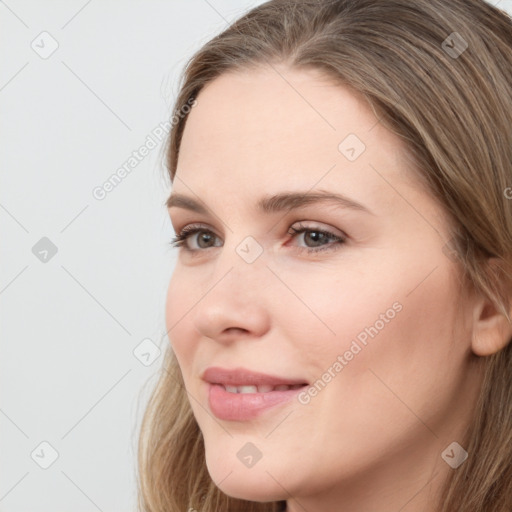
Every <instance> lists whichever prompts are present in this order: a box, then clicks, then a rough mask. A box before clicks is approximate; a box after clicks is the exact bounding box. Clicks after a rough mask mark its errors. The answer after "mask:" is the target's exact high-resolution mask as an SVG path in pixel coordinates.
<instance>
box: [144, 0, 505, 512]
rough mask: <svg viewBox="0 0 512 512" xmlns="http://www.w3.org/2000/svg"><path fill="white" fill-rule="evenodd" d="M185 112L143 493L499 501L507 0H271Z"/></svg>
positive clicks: (347, 502)
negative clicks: (502, 0)
mask: <svg viewBox="0 0 512 512" xmlns="http://www.w3.org/2000/svg"><path fill="white" fill-rule="evenodd" d="M190 105H193V106H191V107H187V106H190ZM184 107H187V112H188V115H186V116H183V115H180V116H177V117H176V119H177V122H176V123H175V124H174V126H173V129H172V132H171V133H170V139H169V145H168V170H169V174H170V178H171V181H172V191H171V194H170V196H169V200H168V202H167V207H168V210H169V215H170V218H171V221H172V224H173V227H174V230H175V232H176V234H177V236H176V237H175V239H174V240H173V245H175V246H178V247H179V249H178V251H179V256H178V261H177V264H176V267H175V270H174V273H173V276H172V279H171V282H170V285H169V290H168V299H167V304H166V319H167V330H168V336H169V340H170V344H169V347H168V350H167V353H166V356H165V361H164V365H163V368H162V373H161V377H160V380H159V382H158V385H157V387H156V389H155V390H154V393H153V395H152V398H151V400H150V403H149V405H148V409H147V411H146V414H145V417H144V422H143V426H142V431H141V438H140V445H139V450H140V451H139V472H140V489H139V491H140V509H141V510H143V511H146V512H174V511H187V510H189V511H190V510H197V511H200V512H213V511H226V512H227V511H230V512H231V511H277V510H286V511H288V512H298V511H308V512H318V511H323V512H331V511H332V512H334V511H336V512H338V511H341V512H363V511H364V512H368V511H377V510H378V511H379V512H398V511H401V512H453V511H455V510H456V511H458V512H484V511H485V512H510V510H512V348H511V343H510V341H511V338H512V324H511V315H510V313H511V291H512V271H511V267H512V188H511V187H512V23H511V19H510V17H509V16H508V15H507V14H506V13H505V12H502V11H500V10H499V9H497V8H495V7H492V6H491V5H489V4H487V3H484V2H483V1H480V0H449V1H448V0H416V1H414V2H410V1H409V0H339V1H333V0H315V1H312V0H303V1H302V0H274V1H270V2H267V3H265V4H263V5H260V6H258V7H255V8H254V9H252V10H251V11H250V12H249V13H247V14H246V15H245V16H243V17H242V18H241V19H240V20H238V21H237V22H236V23H233V24H232V25H231V26H230V27H229V28H227V29H226V30H225V31H224V32H223V33H221V34H220V35H218V36H216V37H215V38H214V39H212V40H211V41H210V42H208V43H207V44H206V45H204V47H203V48H202V49H201V50H200V51H199V52H197V54H196V55H194V57H193V58H192V59H191V61H190V62H189V64H188V66H187V68H186V70H185V74H184V80H183V83H182V85H181V89H180V93H179V95H178V98H177V102H176V112H182V110H183V108H184Z"/></svg>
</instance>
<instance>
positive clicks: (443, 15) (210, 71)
mask: <svg viewBox="0 0 512 512" xmlns="http://www.w3.org/2000/svg"><path fill="white" fill-rule="evenodd" d="M277 63H285V64H287V65H289V66H291V67H293V68H295V69H303V70H306V69H316V70H321V71H323V72H325V73H326V74H327V75H328V76H329V77H330V78H332V80H334V81H335V82H336V83H340V84H343V85H344V86H347V87H350V88H351V89H352V90H354V91H357V92H358V93H360V94H361V95H362V97H363V98H364V99H365V101H367V102H368V104H369V106H370V107H371V108H372V110H373V112H374V113H375V114H376V115H377V117H378V119H379V122H381V123H382V125H383V126H385V127H386V128H388V129H389V130H391V131H392V132H393V133H395V134H396V135H397V136H398V137H400V138H401V139H403V140H404V141H405V143H406V155H405V156H406V158H409V159H410V162H411V163H414V166H411V169H413V168H414V169H415V170H414V172H415V173H416V174H417V177H418V179H419V180H421V182H422V183H424V184H425V185H426V186H427V190H429V192H430V193H431V194H432V196H433V197H435V198H437V199H438V200H439V201H440V204H441V205H443V207H444V209H445V210H446V212H447V214H448V216H449V218H450V219H451V220H452V222H453V233H451V235H452V238H451V241H450V244H451V250H453V251H454V252H453V254H455V255H456V261H457V262H458V265H459V268H460V275H461V276H462V278H463V279H464V280H465V282H467V283H469V284H470V286H473V287H474V288H475V289H476V290H477V291H478V292H479V293H481V294H482V295H483V296H485V297H487V298H488V299H489V300H491V301H492V302H493V304H494V305H495V306H496V307H497V308H498V310H499V311H500V312H501V313H502V314H503V315H504V316H505V317H506V318H507V319H508V321H509V322H510V321H511V318H510V306H511V294H510V291H511V289H512V273H511V270H510V269H511V267H512V199H510V198H512V188H510V187H512V20H511V18H510V16H509V15H508V14H506V13H505V12H504V11H501V10H499V9H497V8H495V7H493V6H491V5H490V4H487V3H485V2H484V1H483V0H414V1H413V2H411V1H410V0H337V1H336V0H334V1H333V0H315V1H313V0H273V1H269V2H266V3H264V4H262V5H259V6H257V7H255V8H253V9H252V10H250V11H249V12H248V13H247V14H245V15H244V16H243V17H241V18H240V19H238V20H237V21H235V22H234V23H232V24H231V25H230V26H229V27H228V28H227V29H225V30H224V31H223V32H222V33H220V34H219V35H217V36H215V37H214V38H213V39H211V40H210V41H209V42H207V43H206V44H205V45H204V46H203V47H202V48H201V49H200V50H199V51H198V52H196V53H195V55H194V56H193V57H192V58H191V59H190V60H189V62H188V64H187V66H186V67H185V69H184V72H183V75H182V77H181V83H180V90H179V94H178V97H177V100H176V103H175V112H182V109H183V107H185V106H186V105H187V104H190V102H191V101H193V100H194V99H195V98H197V96H198V94H199V93H200V91H201V89H202V88H203V87H204V86H205V85H206V84H208V83H209V82H211V81H212V80H214V79H215V78H216V77H218V76H220V75H222V74H223V73H225V72H228V71H242V72H243V71H244V70H249V69H250V68H251V67H253V66H258V65H267V66H274V65H275V64H277ZM177 119H178V122H177V123H175V124H174V125H173V127H172V130H171V132H170V134H169V139H168V143H167V147H166V149H167V153H166V158H167V168H168V172H169V176H170V179H171V182H172V181H173V180H174V176H175V172H176V167H177V162H178V157H179V150H180V142H181V139H182V135H183V130H184V128H185V125H186V119H187V117H186V116H179V117H177ZM411 172H413V171H411ZM490 258H492V259H493V261H494V265H490V264H489V261H490ZM464 442H465V448H466V450H467V451H468V453H469V458H468V459H467V460H466V461H465V462H464V464H463V465H462V466H460V467H459V468H458V469H457V470H454V471H452V472H451V473H450V475H449V477H448V478H447V480H446V483H445V484H444V488H443V492H442V496H441V500H440V505H439V512H453V511H454V510H457V511H458V512H510V511H511V510H512V343H510V340H509V343H508V345H507V346H506V347H505V348H504V349H502V350H500V351H498V352H497V353H495V354H493V355H490V356H487V357H485V375H484V379H483V382H482V386H481V391H480V395H479V398H478V402H477V404H476V413H475V415H474V417H473V418H472V420H471V424H470V425H468V429H467V434H466V438H465V439H464ZM138 472H139V479H140V481H139V488H138V492H139V507H140V510H141V511H143V512H175V511H176V512H177V511H180V512H183V511H188V510H190V509H195V510H197V511H201V512H219V511H222V512H223V511H230V512H232V511H242V510H243V511H249V512H250V511H254V512H255V511H267V512H270V511H277V510H282V509H283V507H284V504H285V502H283V501H281V502H270V503H256V502H250V501H245V500H240V499H234V498H231V497H229V496H227V495H225V494H224V493H223V492H222V491H221V490H220V489H219V488H218V487H216V485H215V484H214V482H213V481H212V479H211V478H210V476H209V474H208V471H207V467H206V463H205V457H204V444H203V437H202V434H201V431H200V429H199V427H198V425H197V423H196V421H195V418H194V416H193V413H192V410H191V407H190V404H189V399H188V396H187V392H186V390H185V386H184V383H183V379H182V375H181V371H180V368H179V366H178V363H177V361H176V358H175V357H174V354H173V353H172V351H171V347H170V345H168V347H167V351H166V353H165V357H164V362H163V366H162V369H161V373H160V376H159V381H158V383H157V385H156V387H155V389H154V390H153V392H152V395H151V398H150V400H149V403H148V405H147V409H146V411H145V414H144V417H143V421H142V425H141V432H140V438H139V446H138Z"/></svg>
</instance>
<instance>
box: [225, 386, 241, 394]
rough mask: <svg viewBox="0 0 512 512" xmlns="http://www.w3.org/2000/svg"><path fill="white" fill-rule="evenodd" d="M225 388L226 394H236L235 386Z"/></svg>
mask: <svg viewBox="0 0 512 512" xmlns="http://www.w3.org/2000/svg"><path fill="white" fill-rule="evenodd" d="M225 388H226V391H227V392H228V393H238V389H237V387H236V386H225Z"/></svg>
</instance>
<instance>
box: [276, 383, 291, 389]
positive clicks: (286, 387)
mask: <svg viewBox="0 0 512 512" xmlns="http://www.w3.org/2000/svg"><path fill="white" fill-rule="evenodd" d="M289 389H290V386H287V385H286V384H281V385H279V386H276V387H275V388H274V391H288V390H289Z"/></svg>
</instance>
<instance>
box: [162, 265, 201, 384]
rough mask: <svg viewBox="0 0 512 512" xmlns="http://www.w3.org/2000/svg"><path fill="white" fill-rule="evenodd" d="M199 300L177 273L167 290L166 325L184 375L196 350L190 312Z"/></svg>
mask: <svg viewBox="0 0 512 512" xmlns="http://www.w3.org/2000/svg"><path fill="white" fill-rule="evenodd" d="M197 300H198V299H197V298H196V299H194V293H193V291H192V289H191V286H190V283H188V285H187V283H186V282H185V280H184V279H181V278H180V273H178V272H176V271H175V273H174V274H173V275H172V277H171V280H170V282H169V286H168V288H167V298H166V303H165V324H166V329H167V335H168V337H169V342H170V344H171V347H172V349H173V351H174V353H175V354H176V358H177V359H178V362H179V364H180V367H181V369H182V371H183V372H184V374H186V373H187V368H188V367H189V366H190V362H191V359H192V356H193V353H194V350H195V345H194V343H195V340H194V338H193V337H192V336H191V323H190V317H189V311H190V310H191V308H192V307H193V304H194V301H195V302H197Z"/></svg>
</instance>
